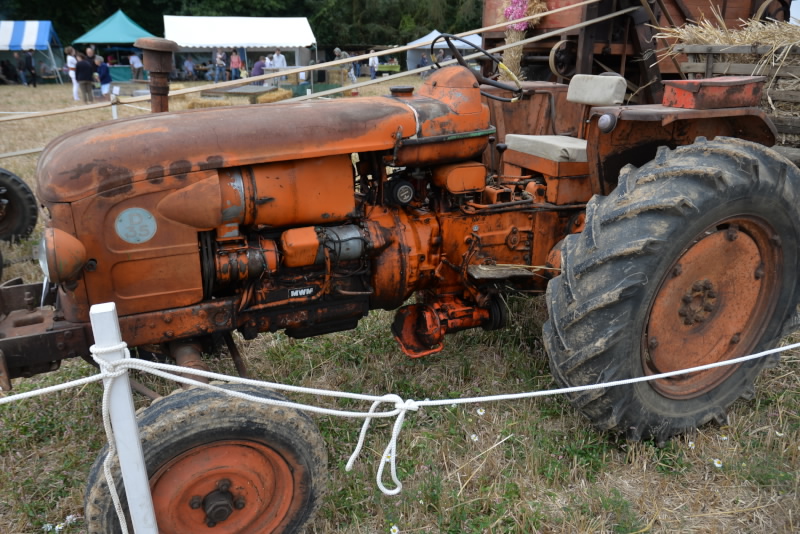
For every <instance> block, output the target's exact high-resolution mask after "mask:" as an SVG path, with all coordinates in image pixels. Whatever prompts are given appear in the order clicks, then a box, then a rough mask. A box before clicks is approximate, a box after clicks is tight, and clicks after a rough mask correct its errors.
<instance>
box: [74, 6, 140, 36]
mask: <svg viewBox="0 0 800 534" xmlns="http://www.w3.org/2000/svg"><path fill="white" fill-rule="evenodd" d="M139 37H155V35H153V34H152V33H150V32H149V31H147V30H145V29H144V28H142V27H141V26H139V25H138V24H136V23H135V22H133V21H132V20H131V19H130V18H129V17H128V15H126V14H125V13H123V12H122V10H121V9H119V10H117V12H116V13H114V14H113V15H111V16H110V17H108V18H107V19H106V20H104V21H103V22H101V23H100V24H98V25H97V26H95V27H94V28H92V29H91V30H89V31H88V32H86V33H84V34H83V35H81V36H80V37H78V38H77V39H75V40H74V41H73V43H103V44H124V43H133V42H134V41H136V39H138V38H139Z"/></svg>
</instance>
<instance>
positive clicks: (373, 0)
mask: <svg viewBox="0 0 800 534" xmlns="http://www.w3.org/2000/svg"><path fill="white" fill-rule="evenodd" d="M3 4H4V7H0V18H2V19H4V20H9V19H10V20H39V19H42V18H47V19H48V20H52V21H53V24H54V26H55V29H56V33H57V34H58V35H59V37H60V38H61V39H62V42H63V43H64V44H67V43H70V42H72V40H73V39H75V38H76V37H78V36H80V35H82V34H83V33H85V32H87V31H88V30H90V29H91V28H93V27H94V26H96V25H97V24H99V23H100V22H102V21H103V20H105V19H106V18H107V17H109V16H110V15H112V14H113V13H114V12H115V11H116V10H117V9H122V10H123V11H124V12H125V13H126V14H127V15H128V16H129V17H131V19H133V20H134V21H135V22H136V23H138V24H139V25H140V26H142V27H143V28H145V29H146V30H148V31H149V32H151V33H153V34H154V35H159V36H160V35H164V26H163V24H164V23H163V18H162V16H163V15H165V14H167V15H206V16H259V17H265V16H270V17H308V19H309V22H310V24H311V29H312V30H313V31H314V35H316V37H317V42H318V44H319V46H320V47H333V46H337V45H341V46H347V45H353V46H358V45H361V46H364V47H367V46H370V45H391V44H400V43H406V42H408V41H411V40H413V39H416V38H418V37H421V36H422V35H425V34H426V33H428V32H430V31H431V30H433V29H437V30H439V31H442V32H453V33H455V32H462V31H466V30H471V29H475V28H478V27H480V22H481V10H482V5H483V4H482V2H480V1H479V0H406V1H400V0H370V1H367V0H191V1H190V0H114V1H110V0H97V1H95V2H91V3H89V4H86V5H85V6H81V7H80V8H74V7H70V4H64V3H63V2H58V1H56V0H34V1H33V2H29V1H26V0H6V1H5V2H4V3H3ZM44 13H46V15H43V14H44ZM100 44H102V43H100Z"/></svg>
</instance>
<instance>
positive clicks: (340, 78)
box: [325, 67, 350, 85]
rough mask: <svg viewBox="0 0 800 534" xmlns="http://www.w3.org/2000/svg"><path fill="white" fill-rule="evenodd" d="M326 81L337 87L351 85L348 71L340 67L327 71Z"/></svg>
mask: <svg viewBox="0 0 800 534" xmlns="http://www.w3.org/2000/svg"><path fill="white" fill-rule="evenodd" d="M325 81H326V82H328V83H333V84H336V85H350V80H349V79H348V78H347V71H346V70H344V69H342V68H340V67H335V68H332V69H325Z"/></svg>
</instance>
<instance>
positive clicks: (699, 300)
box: [678, 279, 717, 326]
mask: <svg viewBox="0 0 800 534" xmlns="http://www.w3.org/2000/svg"><path fill="white" fill-rule="evenodd" d="M681 301H682V305H681V307H680V309H679V310H678V315H679V316H680V317H683V324H685V325H687V326H691V325H695V324H698V323H702V322H705V321H706V319H708V318H709V316H710V315H711V314H712V313H714V311H716V309H717V292H716V291H715V290H714V284H713V283H712V282H711V280H708V279H706V280H698V281H697V282H695V283H694V284H692V288H691V289H690V290H689V291H687V292H686V294H685V295H683V298H682V299H681Z"/></svg>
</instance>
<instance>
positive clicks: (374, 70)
mask: <svg viewBox="0 0 800 534" xmlns="http://www.w3.org/2000/svg"><path fill="white" fill-rule="evenodd" d="M369 53H370V54H374V53H375V50H370V51H369ZM377 75H378V56H372V57H371V58H369V79H370V80H374V79H375V77H376V76H377Z"/></svg>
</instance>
